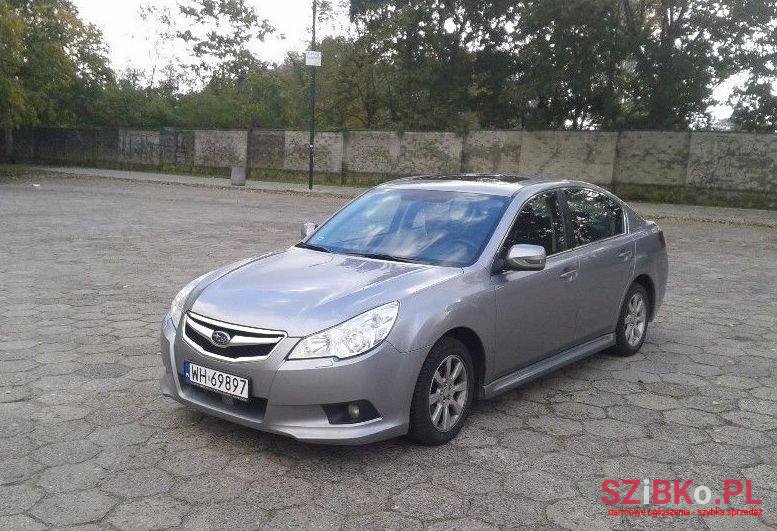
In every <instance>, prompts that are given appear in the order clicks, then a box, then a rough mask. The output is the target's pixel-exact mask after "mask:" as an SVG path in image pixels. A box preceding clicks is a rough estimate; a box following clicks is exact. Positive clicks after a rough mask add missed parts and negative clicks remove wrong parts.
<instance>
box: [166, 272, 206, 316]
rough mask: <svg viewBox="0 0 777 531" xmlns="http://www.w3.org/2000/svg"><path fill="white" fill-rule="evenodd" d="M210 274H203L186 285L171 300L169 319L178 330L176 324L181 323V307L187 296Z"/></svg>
mask: <svg viewBox="0 0 777 531" xmlns="http://www.w3.org/2000/svg"><path fill="white" fill-rule="evenodd" d="M209 274H210V273H205V274H204V275H201V276H199V277H197V278H195V279H194V280H192V281H191V282H189V283H188V284H186V285H185V286H184V287H183V289H182V290H181V291H179V292H178V295H176V296H175V298H173V303H172V304H171V305H170V319H171V320H172V321H173V325H174V326H175V327H176V328H178V323H180V322H181V316H182V315H183V305H184V303H186V297H188V296H189V293H191V292H192V290H193V289H194V288H195V287H197V284H199V283H200V280H202V279H203V278H205V277H206V276H208V275H209Z"/></svg>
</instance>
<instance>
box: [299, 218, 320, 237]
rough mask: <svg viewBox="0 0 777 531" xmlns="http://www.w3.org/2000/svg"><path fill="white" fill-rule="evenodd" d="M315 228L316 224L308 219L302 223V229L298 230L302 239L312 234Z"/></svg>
mask: <svg viewBox="0 0 777 531" xmlns="http://www.w3.org/2000/svg"><path fill="white" fill-rule="evenodd" d="M317 228H318V225H316V224H315V223H312V222H310V221H308V222H305V223H303V224H302V230H300V234H302V239H303V240H304V239H305V238H307V237H308V236H310V235H311V234H313V233H314V232H315V231H316V229H317Z"/></svg>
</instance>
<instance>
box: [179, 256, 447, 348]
mask: <svg viewBox="0 0 777 531" xmlns="http://www.w3.org/2000/svg"><path fill="white" fill-rule="evenodd" d="M460 273H461V269H458V268H451V267H436V266H429V265H420V264H406V263H400V262H390V261H384V260H373V259H368V258H361V257H357V256H349V255H341V254H331V253H323V252H318V251H313V250H310V249H303V248H299V247H292V248H290V249H288V250H286V251H284V252H281V253H277V254H272V255H269V256H266V257H264V258H261V259H258V260H256V261H252V262H248V263H245V264H243V265H241V266H239V267H237V268H236V269H232V270H231V271H229V272H227V273H226V274H224V275H223V276H221V277H220V278H217V279H216V280H215V281H213V282H212V283H211V284H209V285H208V286H207V287H205V288H204V289H202V291H201V292H200V293H199V295H198V296H197V298H196V300H195V301H194V303H193V304H192V307H191V310H192V311H193V312H194V313H198V314H200V315H204V316H206V317H211V318H213V319H218V320H221V321H224V322H227V323H233V324H239V325H244V326H251V327H256V328H265V329H270V330H283V331H285V332H286V333H287V334H288V335H289V336H290V337H304V336H307V335H310V334H313V333H315V332H319V331H321V330H324V329H326V328H329V327H331V326H334V325H336V324H338V323H341V322H343V321H345V320H347V319H350V318H351V317H355V316H356V315H359V314H360V313H362V312H365V311H367V310H370V309H372V308H375V307H376V306H380V305H382V304H386V303H388V302H392V301H396V300H399V301H400V306H401V300H402V298H404V297H407V296H408V295H411V294H413V293H415V292H417V291H419V290H421V289H424V288H427V287H429V286H433V285H434V284H437V283H439V282H442V281H444V280H446V279H448V278H451V277H453V276H455V275H457V274H460ZM400 315H401V308H400Z"/></svg>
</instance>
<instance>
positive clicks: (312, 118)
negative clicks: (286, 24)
mask: <svg viewBox="0 0 777 531" xmlns="http://www.w3.org/2000/svg"><path fill="white" fill-rule="evenodd" d="M316 3H317V0H313V39H311V44H310V49H311V51H315V49H316ZM315 133H316V67H315V66H311V67H310V143H309V144H308V148H309V155H308V190H312V189H313V138H314V136H315Z"/></svg>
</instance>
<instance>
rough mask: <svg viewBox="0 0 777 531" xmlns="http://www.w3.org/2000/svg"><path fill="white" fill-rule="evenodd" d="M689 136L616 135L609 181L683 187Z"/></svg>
mask: <svg viewBox="0 0 777 531" xmlns="http://www.w3.org/2000/svg"><path fill="white" fill-rule="evenodd" d="M690 142H691V134H690V133H670V132H664V131H624V132H622V133H621V134H620V135H618V150H617V154H616V164H615V174H614V175H613V181H615V182H629V183H639V184H662V185H683V184H685V175H686V172H687V171H688V154H689V152H690Z"/></svg>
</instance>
